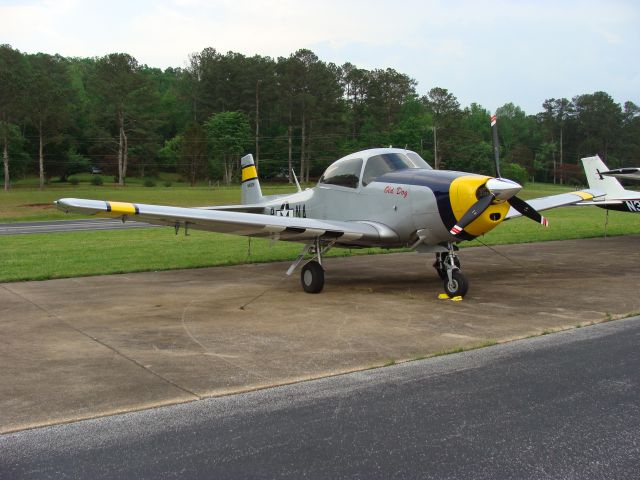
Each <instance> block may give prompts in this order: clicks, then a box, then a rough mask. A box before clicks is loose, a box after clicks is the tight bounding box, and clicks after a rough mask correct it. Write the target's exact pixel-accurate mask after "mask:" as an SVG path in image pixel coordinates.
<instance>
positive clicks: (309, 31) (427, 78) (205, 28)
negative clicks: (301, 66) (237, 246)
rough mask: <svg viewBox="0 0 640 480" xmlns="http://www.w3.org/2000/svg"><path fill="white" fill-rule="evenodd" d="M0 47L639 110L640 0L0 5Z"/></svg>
mask: <svg viewBox="0 0 640 480" xmlns="http://www.w3.org/2000/svg"><path fill="white" fill-rule="evenodd" d="M0 44H10V45H12V46H13V47H14V48H17V49H18V50H20V51H23V52H27V53H36V52H46V53H52V54H53V53H59V54H61V55H63V56H80V57H94V56H102V55H105V54H107V53H112V52H127V53H129V54H131V55H133V56H134V57H135V58H136V59H137V60H138V62H140V63H144V64H147V65H149V66H153V67H161V68H166V67H168V66H173V67H183V66H185V63H186V60H187V57H188V55H189V54H190V53H193V52H197V51H201V50H202V49H203V48H205V47H213V48H215V49H217V50H218V51H221V52H227V51H229V50H232V51H235V52H240V53H243V54H245V55H255V54H259V55H266V56H270V57H274V58H277V57H279V56H289V55H290V54H291V53H293V52H294V51H296V50H297V49H299V48H308V49H310V50H313V51H314V52H315V53H316V54H317V55H318V57H320V59H321V60H324V61H327V62H329V61H330V62H334V63H336V64H340V65H341V64H343V63H344V62H347V61H348V62H351V63H353V64H355V65H357V66H359V67H362V68H367V69H374V68H387V67H391V68H394V69H396V70H398V71H399V72H402V73H405V74H407V75H409V76H410V77H412V78H414V79H415V80H417V81H418V93H420V94H421V95H422V94H425V93H426V92H427V91H428V90H429V89H431V88H432V87H435V86H438V87H443V88H447V89H449V91H450V92H452V93H453V94H454V95H455V96H456V97H457V98H458V100H459V101H460V103H461V105H462V106H467V105H469V104H470V103H471V102H477V103H479V104H481V105H482V106H484V107H485V108H488V109H490V110H495V109H496V108H497V107H499V106H501V105H503V104H505V103H507V102H513V103H514V104H516V105H518V106H520V107H521V108H523V109H524V110H525V111H526V112H527V113H529V114H533V113H537V112H539V111H540V110H541V105H542V102H543V101H544V100H545V99H546V98H551V97H555V98H558V97H567V98H572V97H573V96H575V95H578V94H583V93H593V92H595V91H598V90H603V91H605V92H607V93H609V94H610V95H612V96H613V98H614V99H615V100H616V101H617V102H619V103H621V104H622V103H624V102H625V101H627V100H631V101H632V102H634V103H636V104H640V1H638V0H635V1H634V0H628V1H624V0H607V1H577V0H575V1H573V0H570V1H562V0H555V1H546V0H539V1H532V0H522V1H517V0H510V1H491V0H488V1H455V0H451V1H445V0H443V1H437V0H415V1H414V0H316V1H310V0H279V1H278V0H264V1H257V0H256V1H250V0H154V1H151V0H141V1H136V0H128V1H123V0H111V1H105V2H99V1H93V0H84V1H83V0H32V1H29V0H25V1H16V0H0Z"/></svg>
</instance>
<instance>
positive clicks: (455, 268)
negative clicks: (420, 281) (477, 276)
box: [433, 244, 469, 298]
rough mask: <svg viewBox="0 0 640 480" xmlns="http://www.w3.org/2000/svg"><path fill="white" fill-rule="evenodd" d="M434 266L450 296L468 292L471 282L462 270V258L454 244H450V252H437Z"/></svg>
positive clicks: (460, 295) (462, 295) (459, 295)
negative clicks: (459, 256) (456, 251)
mask: <svg viewBox="0 0 640 480" xmlns="http://www.w3.org/2000/svg"><path fill="white" fill-rule="evenodd" d="M433 266H434V268H435V269H436V272H438V276H439V277H440V279H441V280H442V281H443V283H444V291H445V293H446V294H447V295H448V296H449V298H453V297H464V296H465V295H466V294H467V291H468V290H469V282H468V281H467V278H466V277H465V276H464V275H463V273H462V271H461V270H460V259H459V258H458V256H457V255H456V254H455V251H454V249H453V245H452V244H449V251H448V252H440V253H437V254H436V261H435V263H434V264H433Z"/></svg>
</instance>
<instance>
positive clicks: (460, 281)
mask: <svg viewBox="0 0 640 480" xmlns="http://www.w3.org/2000/svg"><path fill="white" fill-rule="evenodd" d="M467 290H469V282H467V279H466V278H465V276H464V275H463V274H462V272H461V271H460V270H454V271H453V272H452V273H451V283H449V279H448V278H445V279H444V291H445V292H446V294H447V295H448V296H449V298H453V297H464V296H465V295H466V294H467Z"/></svg>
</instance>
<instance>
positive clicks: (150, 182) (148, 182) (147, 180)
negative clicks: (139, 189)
mask: <svg viewBox="0 0 640 480" xmlns="http://www.w3.org/2000/svg"><path fill="white" fill-rule="evenodd" d="M144 186H145V187H155V186H156V182H155V180H154V179H153V178H145V179H144Z"/></svg>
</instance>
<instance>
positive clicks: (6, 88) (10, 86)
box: [0, 45, 26, 190]
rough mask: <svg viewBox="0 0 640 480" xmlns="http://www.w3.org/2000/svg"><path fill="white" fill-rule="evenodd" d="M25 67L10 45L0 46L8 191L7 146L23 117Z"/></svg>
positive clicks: (0, 123) (0, 113)
mask: <svg viewBox="0 0 640 480" xmlns="http://www.w3.org/2000/svg"><path fill="white" fill-rule="evenodd" d="M25 76H26V65H25V62H24V58H23V56H22V55H21V54H20V52H19V51H18V50H14V49H13V48H11V46H10V45H0V137H1V139H2V163H3V166H4V170H3V172H4V189H5V190H9V187H10V185H11V178H10V174H9V144H10V140H11V139H12V138H15V134H16V131H17V129H16V128H15V124H16V123H17V121H19V120H21V119H22V118H23V117H24V102H23V92H24V78H25Z"/></svg>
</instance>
